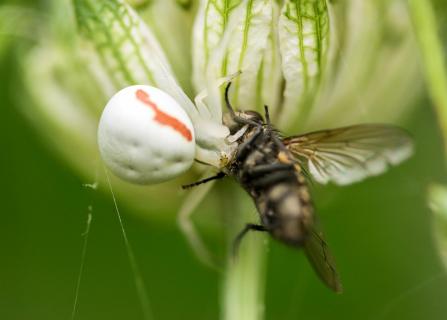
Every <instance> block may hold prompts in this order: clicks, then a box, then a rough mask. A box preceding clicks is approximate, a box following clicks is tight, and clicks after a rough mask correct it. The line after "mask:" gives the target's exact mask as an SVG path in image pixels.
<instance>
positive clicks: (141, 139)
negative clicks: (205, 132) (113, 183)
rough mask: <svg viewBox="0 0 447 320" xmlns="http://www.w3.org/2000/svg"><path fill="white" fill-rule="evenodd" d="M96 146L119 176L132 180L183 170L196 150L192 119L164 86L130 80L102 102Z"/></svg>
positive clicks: (153, 180) (145, 180)
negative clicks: (104, 103) (152, 85)
mask: <svg viewBox="0 0 447 320" xmlns="http://www.w3.org/2000/svg"><path fill="white" fill-rule="evenodd" d="M98 144H99V150H100V153H101V156H102V159H103V160H104V162H105V164H106V165H107V167H108V168H109V169H110V170H111V171H112V172H113V173H114V174H115V175H117V176H118V177H120V178H122V179H124V180H126V181H129V182H132V183H137V184H152V183H158V182H162V181H166V180H169V179H172V178H174V177H176V176H178V175H180V174H181V173H183V172H185V171H187V170H188V169H189V168H190V167H191V165H192V163H193V161H194V156H195V135H194V129H193V125H192V123H191V120H190V119H189V117H188V115H187V114H186V112H185V111H184V110H183V109H182V107H181V106H180V105H179V104H178V103H177V102H176V101H175V100H174V98H172V97H171V96H170V95H168V94H167V93H165V92H164V91H162V90H160V89H157V88H155V87H151V86H145V85H135V86H130V87H127V88H124V89H122V90H121V91H119V92H118V93H116V94H115V95H114V96H113V97H112V98H111V99H110V101H109V102H108V103H107V105H106V107H105V109H104V111H103V113H102V116H101V120H100V122H99V127H98Z"/></svg>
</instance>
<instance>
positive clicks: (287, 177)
mask: <svg viewBox="0 0 447 320" xmlns="http://www.w3.org/2000/svg"><path fill="white" fill-rule="evenodd" d="M294 179H296V177H295V174H294V173H293V171H292V170H291V169H290V168H289V169H288V170H282V171H277V172H271V173H269V174H267V175H265V176H263V177H260V178H257V179H254V180H253V181H251V185H252V186H253V187H255V188H265V187H269V186H272V185H274V184H276V183H278V182H284V181H291V180H294Z"/></svg>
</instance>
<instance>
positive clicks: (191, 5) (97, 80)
mask: <svg viewBox="0 0 447 320" xmlns="http://www.w3.org/2000/svg"><path fill="white" fill-rule="evenodd" d="M53 4H54V8H53V12H52V15H51V22H50V23H49V24H48V25H47V27H48V29H47V32H45V33H43V36H42V37H41V39H40V41H39V44H38V45H37V46H36V47H35V48H34V49H33V50H31V51H30V52H29V54H28V57H27V59H26V63H25V64H24V71H25V74H26V79H25V80H26V86H27V90H28V91H29V92H30V93H31V94H32V97H33V98H34V100H35V101H36V105H35V106H32V107H31V106H27V107H24V112H25V113H26V114H27V115H28V117H29V118H30V119H31V120H32V121H33V122H34V123H35V124H36V126H37V127H38V128H39V129H40V130H41V131H42V132H43V133H44V134H45V135H46V137H47V138H48V140H49V141H51V143H52V144H54V145H55V146H56V147H57V149H58V150H59V152H61V153H62V154H63V155H64V157H65V158H66V159H67V160H68V161H69V162H70V163H71V164H72V165H73V166H74V167H75V168H77V169H78V171H79V172H80V173H82V174H83V176H84V177H89V179H91V177H92V176H95V171H98V170H100V169H101V167H100V166H99V165H98V163H99V161H98V152H97V146H96V142H95V141H96V127H97V123H98V119H99V115H100V113H101V110H102V108H103V107H104V106H105V104H106V101H107V100H108V99H109V98H110V97H111V96H112V95H113V94H114V93H115V92H117V91H118V90H119V89H121V88H123V87H125V86H128V85H132V84H148V85H153V86H156V87H159V88H161V89H163V90H164V91H166V92H168V93H169V94H170V95H171V96H172V97H174V98H175V99H176V100H177V101H178V102H179V104H180V105H181V106H182V107H183V108H184V110H185V111H186V112H187V113H188V115H189V117H190V118H191V119H192V122H193V124H194V128H195V131H196V137H197V150H196V159H197V160H199V161H201V162H205V163H209V164H212V165H214V166H216V167H219V166H221V165H223V163H222V162H221V160H222V158H225V155H229V154H231V150H232V146H231V144H229V143H228V142H227V141H226V139H225V138H226V137H227V136H228V134H229V131H228V128H226V127H225V126H224V125H223V124H222V112H223V111H224V109H223V107H222V91H221V90H220V89H219V85H221V84H222V83H223V81H222V78H224V79H225V77H228V76H229V75H232V74H234V73H236V72H238V71H242V74H241V75H239V76H238V77H236V78H235V79H234V85H233V86H232V91H231V100H232V103H233V104H234V105H235V106H237V107H238V108H241V109H254V110H262V107H263V105H264V104H267V105H268V106H269V107H270V110H271V113H272V117H273V122H274V123H275V124H276V126H277V127H278V128H279V129H280V130H282V131H285V132H286V133H299V132H303V131H305V130H308V129H316V128H323V127H334V126H340V125H346V124H353V123H358V122H376V121H382V122H392V121H396V120H398V119H399V118H401V117H402V116H403V115H404V113H405V111H407V110H408V109H409V106H411V101H412V99H413V97H414V95H416V94H417V91H418V90H415V89H414V88H415V87H418V86H417V84H418V83H419V82H420V80H419V79H420V74H419V68H418V63H417V55H415V54H414V52H415V51H416V44H415V40H414V35H413V30H412V27H411V22H410V18H409V14H408V12H407V11H408V9H407V5H406V1H404V0H392V1H390V0H380V1H373V2H371V1H363V0H350V1H325V0H301V1H298V0H284V1H273V0H231V1H228V0H225V1H224V0H202V1H198V2H197V1H195V2H193V1H176V2H175V1H165V0H153V1H130V0H129V1H127V2H126V1H124V0H108V1H95V0H73V1H72V4H73V5H74V6H73V7H72V6H70V5H67V3H66V2H64V1H55V2H53ZM131 5H134V6H135V7H134V8H133V7H132V6H131ZM74 20H76V21H77V26H75V25H74V24H71V23H69V22H70V21H74ZM79 31H80V32H79ZM79 33H80V35H81V36H79ZM415 84H416V86H415ZM196 95H198V97H197V99H196V100H195V101H194V96H196ZM184 179H185V180H184V181H189V179H187V178H184ZM114 184H115V185H117V187H116V188H117V189H118V191H119V192H120V193H121V195H122V196H123V198H126V199H128V200H129V202H130V203H132V204H133V205H136V206H138V207H141V208H145V207H146V205H147V201H152V200H154V198H153V197H152V198H151V197H150V196H148V192H147V190H146V189H141V188H136V187H133V186H130V185H128V184H124V183H120V182H118V181H115V182H114ZM179 184H180V183H179V182H178V181H175V183H168V184H164V185H161V186H157V187H149V189H152V190H154V192H152V194H156V193H158V191H159V190H160V188H161V189H164V190H166V191H167V192H168V191H169V192H174V191H173V190H176V188H178V185H179ZM149 194H151V193H149ZM148 199H149V200H148ZM151 204H152V207H154V205H155V206H160V207H165V208H166V206H167V207H168V208H170V209H172V208H173V207H174V206H175V201H170V202H169V203H160V202H159V201H158V202H157V201H155V202H151ZM151 211H152V210H151ZM153 211H154V212H155V211H157V210H156V209H154V210H153ZM173 211H174V210H173Z"/></svg>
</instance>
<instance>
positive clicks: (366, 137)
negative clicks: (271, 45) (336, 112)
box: [283, 124, 413, 185]
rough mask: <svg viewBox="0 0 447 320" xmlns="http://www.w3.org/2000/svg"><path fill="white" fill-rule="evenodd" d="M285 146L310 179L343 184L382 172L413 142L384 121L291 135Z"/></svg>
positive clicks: (406, 153)
mask: <svg viewBox="0 0 447 320" xmlns="http://www.w3.org/2000/svg"><path fill="white" fill-rule="evenodd" d="M283 142H284V144H285V145H286V147H287V149H288V150H289V151H290V152H291V153H292V155H293V156H294V157H295V158H296V159H297V160H298V161H301V162H303V161H304V162H305V163H306V164H307V166H308V171H309V172H310V173H311V175H312V176H313V178H314V179H315V180H316V181H317V182H319V183H323V184H326V183H328V182H329V181H332V182H334V183H336V184H338V185H346V184H350V183H353V182H357V181H360V180H363V179H364V178H366V177H368V176H374V175H378V174H381V173H383V172H384V171H386V169H387V168H388V167H389V166H390V165H397V164H399V163H400V162H402V161H404V160H405V159H407V158H408V157H410V156H411V154H412V153H413V142H412V139H411V137H410V135H409V134H408V133H407V132H406V131H405V130H403V129H401V128H398V127H395V126H392V125H386V124H363V125H355V126H350V127H343V128H337V129H331V130H323V131H316V132H311V133H307V134H304V135H299V136H293V137H289V138H285V139H284V140H283Z"/></svg>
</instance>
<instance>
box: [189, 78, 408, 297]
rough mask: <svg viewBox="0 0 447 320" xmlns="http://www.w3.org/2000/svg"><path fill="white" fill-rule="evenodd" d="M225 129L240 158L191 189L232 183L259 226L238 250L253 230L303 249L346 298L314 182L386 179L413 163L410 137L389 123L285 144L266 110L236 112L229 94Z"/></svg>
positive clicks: (302, 137)
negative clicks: (250, 204) (318, 213)
mask: <svg viewBox="0 0 447 320" xmlns="http://www.w3.org/2000/svg"><path fill="white" fill-rule="evenodd" d="M230 85H231V83H230V84H229V85H228V86H227V88H226V90H225V101H226V105H227V108H228V110H229V113H228V114H227V117H226V118H225V120H224V122H225V124H226V125H227V126H228V127H229V128H230V131H231V133H232V134H233V135H234V136H236V137H237V136H239V138H238V140H237V142H238V148H237V151H236V153H235V155H234V157H233V159H231V161H230V162H229V164H228V165H227V166H226V167H225V168H224V169H223V170H222V172H220V173H219V174H217V175H216V176H214V177H210V178H208V179H205V180H202V181H198V182H196V183H194V184H191V185H188V186H185V188H188V187H192V186H195V185H198V184H201V183H204V182H207V181H210V180H214V179H218V178H222V177H224V176H232V177H234V178H235V179H236V181H237V182H238V183H239V184H240V185H241V186H242V187H243V188H244V189H245V190H246V191H247V193H248V194H249V195H250V196H251V197H252V199H253V201H254V203H255V205H256V208H257V210H258V212H259V216H260V222H259V224H247V225H246V226H245V228H244V229H243V230H242V231H241V232H240V234H239V235H238V236H237V238H236V240H235V248H236V249H237V247H238V245H239V242H240V241H241V239H242V238H243V237H244V235H245V234H246V233H247V232H248V231H250V230H254V231H263V232H268V233H269V234H270V235H271V236H272V237H273V238H275V239H277V240H279V241H281V242H282V243H284V244H286V245H289V246H292V247H295V248H303V249H304V252H305V253H306V256H307V258H308V259H309V261H310V263H311V265H312V266H313V268H314V270H315V272H316V273H317V274H318V276H319V277H320V278H321V280H322V281H323V282H324V283H325V284H326V285H327V286H328V287H329V288H331V289H332V290H334V291H335V292H341V291H342V285H341V282H340V278H339V276H338V274H337V271H336V268H335V262H334V259H333V257H332V255H331V253H330V252H329V248H328V246H327V244H326V241H325V240H324V236H323V233H322V232H321V231H320V230H319V229H318V226H317V222H316V219H315V214H314V207H313V204H312V199H311V196H310V193H309V187H308V182H309V179H310V178H313V179H314V180H315V181H317V182H319V183H323V184H325V183H327V182H329V181H331V182H334V183H336V184H339V185H345V184H349V183H352V182H355V181H359V180H362V179H363V178H365V177H367V176H373V175H377V174H380V173H382V172H384V171H385V170H386V169H387V167H388V166H389V165H396V164H398V163H400V162H402V161H403V160H405V159H406V158H408V157H409V156H410V155H411V153H412V149H413V145H412V140H411V138H410V136H409V135H408V133H406V132H405V131H404V130H402V129H400V128H398V127H395V126H391V125H386V124H362V125H354V126H349V127H343V128H337V129H330V130H322V131H316V132H311V133H306V134H302V135H296V136H292V137H286V138H283V137H281V135H280V134H279V133H278V131H276V130H275V129H274V128H273V127H272V125H271V123H270V118H269V113H268V109H267V107H265V119H263V117H262V116H261V115H260V114H259V113H257V112H255V111H241V112H236V111H234V109H233V108H232V106H231V104H230V102H229V99H228V92H229V88H230Z"/></svg>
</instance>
